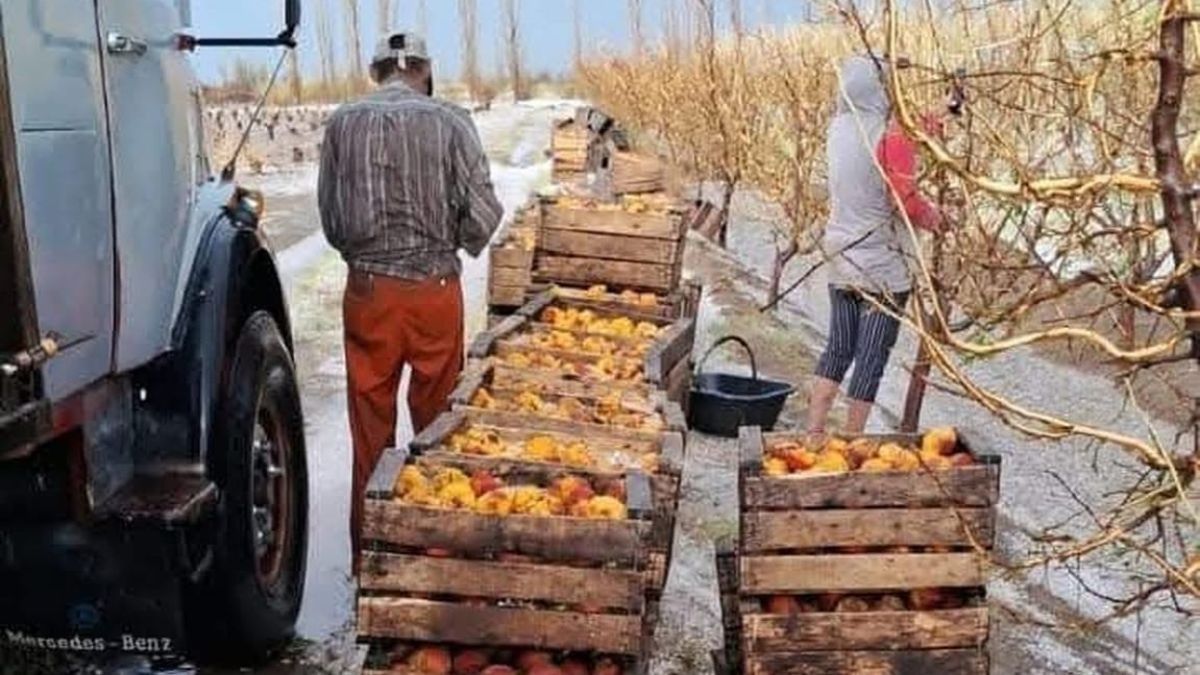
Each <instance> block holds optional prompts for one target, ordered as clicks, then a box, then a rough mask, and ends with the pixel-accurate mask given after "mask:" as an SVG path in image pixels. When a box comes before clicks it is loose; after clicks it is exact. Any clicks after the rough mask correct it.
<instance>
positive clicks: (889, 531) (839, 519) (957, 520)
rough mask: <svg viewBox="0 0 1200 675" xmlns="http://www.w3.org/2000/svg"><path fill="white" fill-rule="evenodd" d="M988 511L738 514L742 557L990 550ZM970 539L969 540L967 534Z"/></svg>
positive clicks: (991, 520) (992, 518)
mask: <svg viewBox="0 0 1200 675" xmlns="http://www.w3.org/2000/svg"><path fill="white" fill-rule="evenodd" d="M994 523H995V511H994V510H993V509H991V508H965V509H952V508H940V509H939V508H934V509H920V508H915V509H888V508H883V509H821V510H798V511H749V512H746V513H743V514H742V549H743V550H744V551H746V552H747V553H757V552H763V551H779V550H786V549H812V548H826V547H837V546H971V545H972V544H973V542H978V543H980V544H982V545H984V546H986V547H990V546H991V543H992V536H993V531H994ZM968 533H969V534H968Z"/></svg>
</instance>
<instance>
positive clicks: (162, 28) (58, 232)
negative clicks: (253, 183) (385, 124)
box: [0, 0, 308, 662]
mask: <svg viewBox="0 0 1200 675" xmlns="http://www.w3.org/2000/svg"><path fill="white" fill-rule="evenodd" d="M284 4H285V6H284V15H285V23H286V27H285V28H284V30H283V32H281V33H280V34H279V35H278V36H276V37H273V38H265V39H203V38H199V39H198V38H196V37H195V36H193V35H191V34H190V32H189V27H188V24H189V23H190V16H191V11H190V10H191V8H190V6H189V2H188V0H0V646H3V645H4V644H5V643H7V644H10V645H15V646H23V647H32V648H38V649H48V650H63V651H79V652H111V651H125V652H137V653H146V654H165V653H180V654H187V655H190V656H193V657H198V658H200V659H202V660H218V661H228V662H248V661H255V660H258V659H261V658H262V657H263V656H264V655H266V654H269V653H271V652H272V651H273V650H275V649H277V648H278V647H279V646H281V645H282V644H283V643H285V642H286V641H287V640H288V639H289V638H290V637H291V636H292V634H293V631H294V625H295V620H296V616H297V613H298V611H299V607H300V601H301V597H302V595H303V590H304V574H305V558H306V551H307V516H308V484H307V473H306V462H305V447H304V435H303V422H302V416H301V410H300V396H299V393H298V389H297V385H296V379H295V374H294V370H293V361H292V341H291V334H290V327H289V321H288V312H287V308H286V306H285V302H284V294H283V290H282V285H281V283H280V279H279V275H278V273H277V270H276V266H275V261H274V257H273V255H272V253H271V250H270V249H269V247H268V246H267V243H266V241H265V239H264V237H263V235H262V233H261V232H260V230H259V228H258V219H259V216H260V214H261V209H262V204H261V200H260V199H259V198H258V197H257V196H256V195H255V194H254V193H252V192H249V191H246V190H243V189H240V188H238V187H237V186H236V185H235V184H234V183H233V182H232V180H231V176H232V171H229V172H223V175H222V176H220V177H214V175H213V171H212V170H211V169H210V166H209V162H208V158H207V156H206V152H205V144H204V138H203V125H202V119H201V105H202V102H201V96H200V93H201V90H200V86H199V83H198V81H197V79H196V76H195V73H194V72H193V69H192V66H191V64H190V52H191V51H192V50H194V49H196V48H202V49H203V48H207V47H210V46H237V45H240V46H255V45H262V46H276V47H277V48H289V47H294V46H295V41H294V38H293V36H294V34H295V31H296V28H297V25H298V23H299V19H300V3H299V0H289V1H288V2H286V3H284Z"/></svg>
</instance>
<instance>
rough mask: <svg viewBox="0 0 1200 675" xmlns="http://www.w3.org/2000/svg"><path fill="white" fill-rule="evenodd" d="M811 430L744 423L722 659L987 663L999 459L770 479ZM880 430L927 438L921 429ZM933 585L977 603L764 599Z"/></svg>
mask: <svg viewBox="0 0 1200 675" xmlns="http://www.w3.org/2000/svg"><path fill="white" fill-rule="evenodd" d="M800 436H802V435H800V434H796V433H775V434H763V433H762V432H761V431H760V430H759V429H758V428H757V427H750V428H745V427H744V428H743V429H742V433H741V436H740V439H739V444H740V450H741V466H740V470H739V475H738V495H739V509H740V513H739V519H740V523H739V524H740V533H739V537H738V541H737V544H736V547H735V548H734V547H731V548H725V549H723V550H719V551H718V555H717V568H718V577H719V580H720V583H721V586H722V589H721V593H722V602H721V605H722V611H723V613H724V626H725V631H726V644H725V651H724V652H723V653H721V654H718V655H717V658H716V659H715V660H716V662H717V665H718V666H719V667H722V666H723V667H725V668H726V671H725V672H744V673H747V674H752V675H763V674H766V673H771V674H781V675H786V674H791V673H805V674H808V673H831V674H837V673H860V672H881V673H913V674H916V673H952V674H964V675H966V674H971V675H975V674H982V673H986V672H987V670H988V657H987V652H986V642H987V637H988V610H987V606H986V604H985V603H984V602H983V598H985V592H986V591H985V585H986V575H985V567H986V560H985V556H984V555H983V554H981V553H980V552H979V550H978V549H979V548H982V549H990V548H991V546H992V541H993V536H994V531H995V505H996V503H997V501H998V498H999V478H1000V462H999V458H998V457H991V456H979V455H976V458H977V460H978V464H976V465H974V466H965V467H956V468H953V469H949V470H944V471H924V470H922V471H919V472H900V471H886V472H881V473H857V472H856V473H843V474H825V475H811V476H782V477H773V476H766V475H764V473H763V469H762V467H763V456H764V453H765V452H766V449H767V448H769V447H771V445H772V444H774V443H775V442H777V441H782V440H795V439H797V438H799V437H800ZM871 438H872V439H873V440H877V441H879V442H886V441H893V442H900V443H905V444H910V445H913V444H915V445H918V446H919V444H920V437H919V436H916V435H885V436H872V437H871ZM964 447H966V446H965V444H964ZM897 547H902V548H899V549H897ZM914 549H915V550H914ZM934 588H936V589H959V591H961V592H962V593H965V594H967V595H968V596H970V597H971V598H973V599H975V600H976V601H977V604H975V605H964V606H961V607H956V608H942V609H930V610H925V611H917V610H903V611H901V610H899V609H898V608H897V609H893V610H891V611H878V610H874V611H861V612H847V613H842V612H830V611H814V612H800V613H790V614H769V613H766V612H765V611H764V609H763V606H762V603H761V600H762V599H764V598H766V597H768V596H776V595H784V596H809V597H813V596H822V595H824V597H825V598H831V597H834V598H836V597H837V595H836V594H851V595H856V594H894V593H904V592H911V591H914V590H917V589H934ZM828 594H835V595H833V596H831V595H828Z"/></svg>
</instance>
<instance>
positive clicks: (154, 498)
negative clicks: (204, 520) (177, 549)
mask: <svg viewBox="0 0 1200 675" xmlns="http://www.w3.org/2000/svg"><path fill="white" fill-rule="evenodd" d="M216 502H217V486H216V484H214V483H213V482H212V481H210V480H209V479H208V478H206V477H205V476H203V475H200V474H197V473H194V472H187V473H182V472H179V473H162V474H154V475H135V476H134V477H133V478H132V479H130V480H129V482H128V483H126V484H125V486H124V487H122V488H121V489H120V490H117V492H116V493H115V494H113V496H112V497H111V498H109V499H108V500H107V501H105V502H104V503H102V504H100V505H98V506H97V507H96V516H97V517H98V518H100V519H102V520H103V519H118V520H124V521H148V522H152V523H155V524H159V525H181V524H185V523H191V522H194V521H195V520H196V518H198V517H199V516H200V514H202V513H203V512H204V511H205V510H206V509H208V508H210V507H212V506H214V505H215V504H216Z"/></svg>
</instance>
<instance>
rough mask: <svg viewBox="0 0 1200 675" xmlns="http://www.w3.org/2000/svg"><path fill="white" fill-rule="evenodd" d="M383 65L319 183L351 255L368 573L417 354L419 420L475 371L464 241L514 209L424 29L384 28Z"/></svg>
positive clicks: (345, 111) (327, 213) (336, 129)
mask: <svg viewBox="0 0 1200 675" xmlns="http://www.w3.org/2000/svg"><path fill="white" fill-rule="evenodd" d="M371 78H372V79H373V80H374V81H375V82H376V83H377V84H378V85H380V86H379V89H378V90H377V91H375V92H373V93H371V94H369V95H367V96H365V97H363V98H361V99H359V100H357V101H353V102H350V103H347V104H345V105H343V106H342V107H341V108H339V109H338V110H337V111H336V112H335V113H334V114H333V116H332V117H331V118H330V120H329V125H328V127H327V128H326V131H325V140H324V143H323V144H322V146H321V171H320V180H319V185H318V201H319V206H320V211H321V225H322V227H323V229H324V231H325V236H326V238H327V239H328V240H329V243H330V244H331V245H332V246H333V247H334V248H335V249H337V250H338V251H339V252H340V253H341V254H342V257H343V258H344V259H345V260H346V263H347V264H348V265H349V268H350V272H349V276H348V278H347V281H346V290H345V295H344V297H343V303H342V311H343V320H344V324H345V342H346V373H347V379H348V391H347V397H348V399H349V408H350V430H351V434H352V436H353V442H354V470H353V494H352V496H351V499H352V501H351V514H350V520H351V522H350V528H351V530H350V532H351V542H352V544H353V550H354V564H355V570H356V572H357V569H358V558H359V556H358V553H359V551H360V537H361V524H362V509H363V499H364V497H365V492H366V484H367V480H368V478H369V477H370V475H371V472H372V471H373V469H374V467H375V464H376V463H377V462H378V460H379V456H380V454H381V453H382V452H383V450H384V448H386V447H389V446H392V445H393V444H394V443H395V435H396V416H397V406H396V398H397V394H398V390H399V387H400V377H401V373H402V371H403V369H404V366H406V365H407V366H409V367H410V369H411V374H410V382H409V390H408V407H409V412H410V414H411V417H412V423H413V428H414V430H415V431H417V432H419V431H420V430H421V429H423V428H424V427H426V426H428V425H429V424H430V423H431V422H432V421H433V419H434V418H435V417H436V416H437V415H438V414H439V413H440V412H442V411H443V410H445V409H446V404H447V399H448V397H449V395H450V392H451V390H452V389H453V388H454V383H455V379H456V378H457V377H458V374H459V372H460V371H461V370H462V363H463V339H464V338H463V300H462V289H461V287H460V285H459V273H460V271H461V263H460V262H459V258H458V250H459V249H464V250H466V252H467V253H468V254H470V255H471V256H478V255H479V254H480V253H481V252H482V251H483V249H484V248H485V247H486V246H487V244H488V241H489V240H490V239H491V237H492V233H493V232H494V231H495V230H496V227H497V226H498V225H499V223H500V218H501V215H502V213H503V209H502V207H501V206H500V203H499V201H498V200H497V199H496V195H495V192H494V190H493V188H492V181H491V177H490V175H489V170H488V160H487V157H486V156H485V155H484V152H483V146H482V144H481V143H480V140H479V133H478V132H477V131H476V129H475V125H474V123H473V122H472V121H471V117H470V115H469V114H468V113H467V112H466V111H465V110H463V109H461V108H459V107H457V106H455V105H453V104H450V103H447V102H444V101H439V100H437V99H434V98H432V96H431V95H432V92H433V86H432V83H433V68H432V64H431V63H430V61H429V57H428V53H427V52H426V49H425V43H424V41H423V40H421V39H420V38H418V37H416V36H414V35H412V34H397V35H392V36H390V37H388V38H385V39H384V40H382V41H381V42H380V44H379V46H378V48H377V49H376V52H375V55H374V57H373V58H372V61H371Z"/></svg>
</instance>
